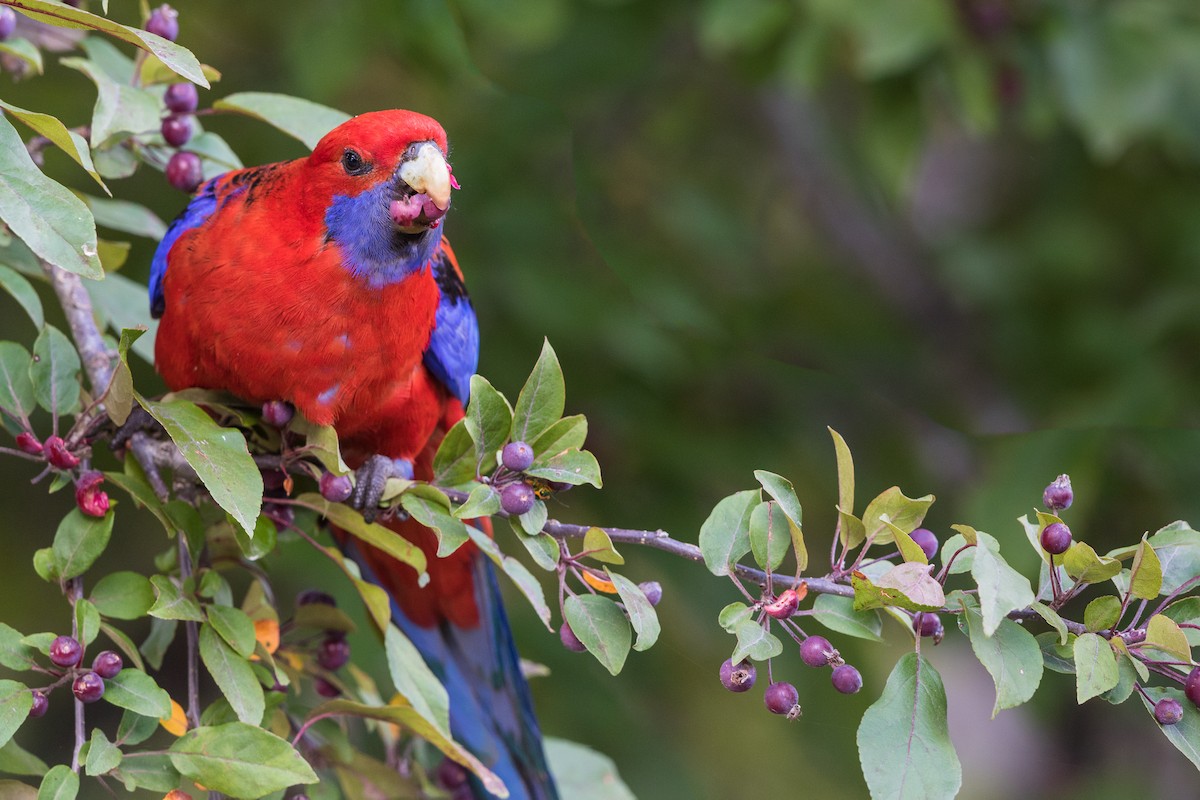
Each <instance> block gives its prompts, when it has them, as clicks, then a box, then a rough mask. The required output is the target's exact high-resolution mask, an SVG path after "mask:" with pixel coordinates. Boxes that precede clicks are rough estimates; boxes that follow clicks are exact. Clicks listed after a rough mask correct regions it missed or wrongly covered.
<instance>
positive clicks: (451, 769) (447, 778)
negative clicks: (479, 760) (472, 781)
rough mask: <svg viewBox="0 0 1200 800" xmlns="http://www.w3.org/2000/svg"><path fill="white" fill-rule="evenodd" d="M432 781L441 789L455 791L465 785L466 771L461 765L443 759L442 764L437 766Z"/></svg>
mask: <svg viewBox="0 0 1200 800" xmlns="http://www.w3.org/2000/svg"><path fill="white" fill-rule="evenodd" d="M434 779H435V780H436V781H437V785H438V786H440V787H442V788H443V789H457V788H458V787H459V786H463V785H465V784H466V782H467V770H466V769H465V768H464V767H463V766H462V765H461V764H457V763H455V762H453V761H451V760H450V759H448V758H443V759H442V763H440V764H438V768H437V773H435V776H434Z"/></svg>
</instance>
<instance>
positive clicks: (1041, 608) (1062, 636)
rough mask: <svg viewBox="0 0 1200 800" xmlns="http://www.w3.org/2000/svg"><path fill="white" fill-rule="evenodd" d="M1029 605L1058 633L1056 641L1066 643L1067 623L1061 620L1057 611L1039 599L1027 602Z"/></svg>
mask: <svg viewBox="0 0 1200 800" xmlns="http://www.w3.org/2000/svg"><path fill="white" fill-rule="evenodd" d="M1029 607H1030V608H1032V609H1033V610H1034V611H1036V612H1037V613H1038V615H1039V616H1040V617H1041V618H1042V619H1044V620H1046V623H1047V624H1048V625H1049V626H1050V627H1052V628H1054V630H1055V631H1056V632H1057V633H1058V643H1059V644H1066V643H1067V633H1068V632H1067V623H1065V622H1063V618H1062V617H1060V616H1059V615H1058V612H1057V611H1055V610H1054V609H1052V608H1051V607H1050V606H1048V605H1046V604H1045V603H1043V602H1041V601H1035V602H1033V603H1030V604H1029Z"/></svg>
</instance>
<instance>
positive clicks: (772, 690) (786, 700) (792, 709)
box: [763, 681, 800, 719]
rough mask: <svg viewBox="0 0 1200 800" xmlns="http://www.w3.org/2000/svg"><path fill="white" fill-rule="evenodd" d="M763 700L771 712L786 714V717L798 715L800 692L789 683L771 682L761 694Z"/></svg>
mask: <svg viewBox="0 0 1200 800" xmlns="http://www.w3.org/2000/svg"><path fill="white" fill-rule="evenodd" d="M763 702H764V703H766V705H767V710H768V711H770V712H771V713H772V714H786V715H787V718H788V719H795V718H796V717H798V716H800V693H799V692H798V691H796V687H795V686H793V685H792V684H790V683H786V682H784V681H780V682H778V683H772V684H771V685H770V686H768V687H767V692H766V694H765V695H763Z"/></svg>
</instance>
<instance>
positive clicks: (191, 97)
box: [163, 83, 200, 114]
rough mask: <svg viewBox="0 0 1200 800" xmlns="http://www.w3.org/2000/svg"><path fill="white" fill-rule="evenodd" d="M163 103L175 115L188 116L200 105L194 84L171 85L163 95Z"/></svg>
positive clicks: (198, 93) (198, 94)
mask: <svg viewBox="0 0 1200 800" xmlns="http://www.w3.org/2000/svg"><path fill="white" fill-rule="evenodd" d="M163 102H164V103H166V104H167V108H168V109H170V110H171V111H174V112H175V113H177V114H190V113H191V112H193V111H195V110H196V106H198V105H200V92H199V91H197V90H196V84H194V83H172V84H171V85H170V86H168V87H167V91H166V94H164V95H163Z"/></svg>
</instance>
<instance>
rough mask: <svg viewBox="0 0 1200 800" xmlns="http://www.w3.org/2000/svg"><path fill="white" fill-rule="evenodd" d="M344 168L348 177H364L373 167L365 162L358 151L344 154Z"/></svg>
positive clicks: (348, 151)
mask: <svg viewBox="0 0 1200 800" xmlns="http://www.w3.org/2000/svg"><path fill="white" fill-rule="evenodd" d="M342 168H343V169H345V170H346V173H347V174H348V175H363V174H365V173H367V172H370V171H371V165H370V164H368V163H367V162H366V161H363V157H362V156H360V155H359V154H358V151H356V150H347V151H346V152H344V153H342Z"/></svg>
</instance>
